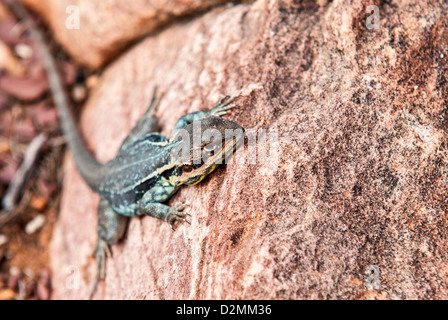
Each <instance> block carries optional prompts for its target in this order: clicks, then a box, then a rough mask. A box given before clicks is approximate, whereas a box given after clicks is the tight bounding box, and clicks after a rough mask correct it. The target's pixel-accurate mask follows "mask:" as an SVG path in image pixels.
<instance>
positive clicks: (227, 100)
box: [173, 96, 239, 136]
mask: <svg viewBox="0 0 448 320" xmlns="http://www.w3.org/2000/svg"><path fill="white" fill-rule="evenodd" d="M238 97H239V96H233V97H229V96H224V97H222V98H221V100H219V102H218V104H217V105H216V106H214V107H213V108H212V109H210V110H208V111H196V112H191V113H188V114H186V115H184V116H182V117H180V118H179V120H177V122H176V124H175V125H174V132H173V136H175V135H176V133H177V132H178V131H179V130H180V129H182V128H183V127H185V126H187V125H189V124H191V123H193V122H195V121H200V120H202V119H204V118H205V117H208V116H217V117H220V116H223V115H225V114H226V113H227V110H229V109H232V108H235V107H236V106H237V105H236V104H233V103H232V102H233V101H234V100H235V99H237V98H238Z"/></svg>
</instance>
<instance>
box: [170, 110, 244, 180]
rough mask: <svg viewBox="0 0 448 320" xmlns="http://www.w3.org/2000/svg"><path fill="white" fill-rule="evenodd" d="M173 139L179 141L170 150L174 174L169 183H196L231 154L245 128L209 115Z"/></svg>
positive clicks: (242, 139)
mask: <svg viewBox="0 0 448 320" xmlns="http://www.w3.org/2000/svg"><path fill="white" fill-rule="evenodd" d="M172 141H178V143H177V144H176V147H175V148H173V150H172V152H171V161H172V163H175V164H176V167H177V168H178V170H175V171H176V172H177V175H172V176H171V177H170V178H169V179H170V182H171V183H172V184H176V185H181V184H189V185H193V184H197V183H199V182H201V181H202V180H203V179H204V178H205V177H206V176H207V175H209V174H210V173H211V172H212V171H213V170H215V168H216V167H217V166H218V165H219V164H222V163H227V161H228V160H229V159H230V158H231V157H232V155H233V153H234V151H235V150H236V149H237V148H238V147H240V146H241V145H242V143H243V141H244V129H243V127H241V126H240V125H238V124H236V123H235V122H232V121H229V120H225V119H222V118H220V117H215V116H209V117H207V118H204V119H202V120H200V121H196V122H193V123H191V124H189V125H187V126H185V127H184V128H182V129H180V130H179V131H178V132H177V133H176V135H175V136H174V138H173V139H172Z"/></svg>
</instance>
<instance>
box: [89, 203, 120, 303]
mask: <svg viewBox="0 0 448 320" xmlns="http://www.w3.org/2000/svg"><path fill="white" fill-rule="evenodd" d="M127 221H128V218H127V217H125V216H122V215H120V214H118V213H116V212H115V211H114V210H113V209H112V207H111V205H110V204H109V202H108V201H107V200H106V199H101V200H100V203H99V205H98V226H97V232H98V240H97V244H96V247H95V250H94V252H93V255H94V257H95V258H96V264H97V269H96V275H95V278H94V281H93V285H92V288H91V290H90V295H89V298H90V299H91V298H92V297H93V295H94V293H95V291H96V287H97V285H98V282H99V280H103V279H104V278H105V277H106V260H107V258H108V257H111V256H112V253H111V251H110V246H111V245H113V244H116V243H117V242H118V241H119V240H120V239H121V238H122V237H123V234H124V232H125V230H126V226H127Z"/></svg>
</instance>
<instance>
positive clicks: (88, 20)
mask: <svg viewBox="0 0 448 320" xmlns="http://www.w3.org/2000/svg"><path fill="white" fill-rule="evenodd" d="M21 1H22V2H23V3H25V4H27V5H28V6H30V7H31V8H33V9H34V10H36V11H37V12H39V13H40V14H42V15H43V16H44V18H45V20H46V21H47V22H48V23H49V25H50V27H51V29H52V31H53V34H54V36H55V37H56V39H57V40H58V41H59V43H60V44H61V45H63V46H64V48H65V49H66V50H67V51H68V52H69V53H70V54H71V56H72V57H73V58H75V59H76V60H77V61H78V62H79V63H81V64H84V65H87V66H89V67H92V68H98V67H100V66H102V65H104V64H105V63H107V62H108V61H110V59H111V58H113V57H115V56H116V55H117V54H119V53H120V52H121V51H122V50H123V49H124V48H126V46H128V45H129V44H130V43H132V42H133V41H136V40H138V39H139V38H140V37H141V36H143V35H145V34H148V33H149V32H152V31H154V30H156V29H157V28H159V27H160V26H162V25H165V24H166V23H168V22H170V21H172V20H175V19H179V18H181V17H184V16H189V15H194V14H198V13H200V12H203V11H204V10H206V9H208V8H210V7H213V6H216V5H219V4H222V3H224V2H227V1H228V0H132V1H123V0H101V1H91V0H21Z"/></svg>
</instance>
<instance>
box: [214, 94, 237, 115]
mask: <svg viewBox="0 0 448 320" xmlns="http://www.w3.org/2000/svg"><path fill="white" fill-rule="evenodd" d="M237 98H239V96H233V97H229V96H224V97H222V98H221V100H219V102H218V104H217V105H216V106H215V107H214V108H213V109H211V110H210V115H212V116H219V117H220V116H223V115H225V114H227V110H230V109H232V108H235V107H237V105H236V104H233V103H232V102H233V101H234V100H235V99H237Z"/></svg>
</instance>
